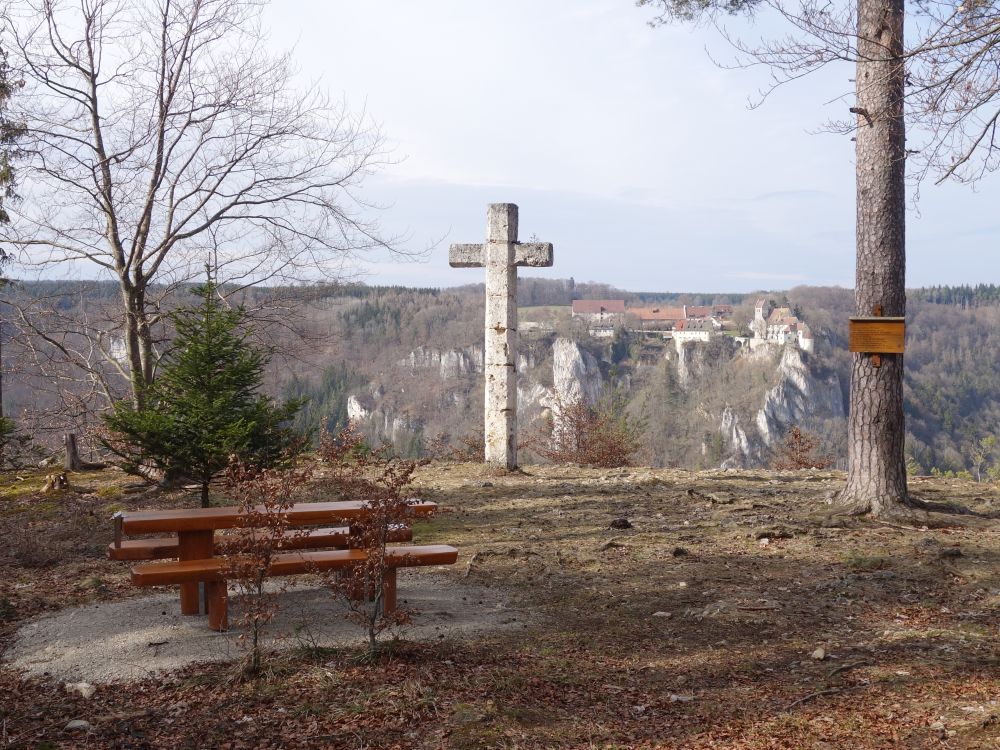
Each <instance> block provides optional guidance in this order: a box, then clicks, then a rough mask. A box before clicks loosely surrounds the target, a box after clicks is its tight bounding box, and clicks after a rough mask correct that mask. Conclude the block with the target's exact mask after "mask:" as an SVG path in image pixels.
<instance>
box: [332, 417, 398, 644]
mask: <svg viewBox="0 0 1000 750" xmlns="http://www.w3.org/2000/svg"><path fill="white" fill-rule="evenodd" d="M362 446H363V441H362V439H361V437H360V435H359V434H358V433H357V431H356V430H355V428H354V426H353V425H348V426H347V427H346V428H344V430H342V431H341V432H340V434H339V435H337V437H330V436H329V435H324V436H323V439H322V440H321V442H320V448H319V455H320V457H321V458H322V459H323V460H324V461H325V462H326V463H327V464H328V465H329V466H330V474H329V475H328V476H327V478H326V482H327V483H328V484H329V485H331V486H332V488H334V489H336V490H337V491H339V492H340V493H341V494H342V495H344V496H345V497H346V498H348V499H350V500H356V501H360V502H363V503H365V504H366V506H367V508H368V513H367V516H366V518H365V520H363V521H360V522H356V523H354V524H352V525H351V538H352V546H353V547H355V548H356V549H363V550H364V551H365V552H366V553H367V554H366V558H365V562H364V563H360V564H358V565H355V566H354V567H353V568H351V569H349V570H347V571H342V572H340V573H338V574H337V575H334V576H331V577H329V578H328V585H329V586H330V588H331V589H332V590H333V591H334V593H335V594H336V595H338V596H339V597H344V598H346V599H347V601H348V603H349V607H350V612H351V614H352V615H353V616H354V618H355V619H356V620H357V621H358V622H360V623H361V624H362V626H363V627H364V629H365V633H366V635H367V638H368V655H369V657H374V656H375V655H376V654H377V653H378V650H379V646H380V641H379V639H380V636H382V635H383V634H384V633H385V632H386V631H388V630H390V629H392V628H395V627H398V626H401V625H404V624H406V623H407V622H409V615H408V613H407V611H406V610H405V609H399V608H397V609H396V610H395V611H394V612H390V613H387V612H385V609H384V606H383V605H384V602H383V591H384V585H385V583H386V577H387V575H389V574H391V570H390V567H389V565H388V560H387V547H388V545H389V535H390V531H391V530H392V528H393V527H394V526H396V525H397V524H400V523H405V522H407V521H408V519H409V512H408V507H409V498H408V497H407V494H406V490H407V489H408V488H409V486H410V484H411V482H412V479H413V472H414V470H415V468H416V464H415V462H413V461H409V460H401V459H398V458H394V457H392V456H391V455H390V454H389V453H388V452H387V451H386V450H385V449H384V448H383V449H376V450H363V449H362Z"/></svg>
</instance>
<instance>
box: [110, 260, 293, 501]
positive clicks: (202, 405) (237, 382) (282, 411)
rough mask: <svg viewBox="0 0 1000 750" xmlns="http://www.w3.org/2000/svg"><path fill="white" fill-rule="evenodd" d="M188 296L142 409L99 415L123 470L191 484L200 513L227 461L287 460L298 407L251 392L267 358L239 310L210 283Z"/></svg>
mask: <svg viewBox="0 0 1000 750" xmlns="http://www.w3.org/2000/svg"><path fill="white" fill-rule="evenodd" d="M193 291H194V294H195V295H196V296H197V297H198V298H199V300H200V302H199V304H198V305H197V307H192V308H187V309H182V310H180V311H178V312H176V313H174V314H173V316H172V319H173V322H174V325H175V327H176V331H177V333H176V337H175V339H174V342H173V348H172V350H171V351H170V352H169V353H168V354H167V355H166V356H165V357H164V359H163V361H162V362H161V365H160V375H159V377H157V379H156V380H155V381H154V382H153V383H152V385H150V386H148V387H147V388H146V389H145V392H144V394H143V399H142V404H143V406H142V408H140V409H136V408H135V406H134V405H133V404H132V402H131V401H122V402H120V403H118V404H117V405H116V407H115V409H114V411H113V412H112V413H110V414H107V415H105V422H106V424H107V427H108V428H109V431H110V434H109V436H108V438H107V439H106V441H105V444H106V445H107V446H108V447H109V448H110V449H111V450H112V451H113V452H114V453H116V454H117V455H118V456H119V457H120V458H121V460H122V467H123V468H124V469H125V470H126V471H129V472H131V473H136V474H147V473H148V469H150V468H154V469H156V470H158V471H159V472H161V473H162V474H163V476H164V479H165V480H166V481H176V480H178V479H189V480H194V481H196V482H198V483H199V484H200V485H201V505H202V507H208V505H209V494H208V490H209V483H210V482H211V480H212V477H214V476H215V475H216V474H217V473H219V472H220V471H222V470H223V469H225V468H226V467H227V465H228V464H229V462H230V460H231V459H232V458H239V460H240V461H242V462H243V463H245V464H248V465H255V466H259V467H269V466H274V465H275V464H278V463H281V462H282V461H283V460H285V459H286V458H288V457H289V456H291V455H292V453H293V452H294V451H295V449H296V448H297V446H298V445H299V444H300V443H301V442H302V440H301V437H300V436H299V435H298V434H297V433H295V432H294V431H293V430H292V429H291V427H290V426H289V424H288V423H289V422H290V420H291V419H292V418H293V417H294V416H295V414H296V412H298V411H299V409H300V408H301V407H302V406H303V403H304V401H303V400H302V399H291V400H288V401H285V402H283V403H280V404H277V403H275V402H274V401H273V400H272V399H270V398H269V397H267V396H265V395H263V394H261V393H259V389H260V387H261V384H262V382H263V376H264V367H265V366H266V365H267V362H268V355H267V354H266V353H265V352H264V351H262V350H261V349H259V348H258V347H256V346H254V345H253V343H252V342H250V341H249V340H248V337H247V333H246V332H245V331H244V330H243V328H244V324H245V322H246V313H245V311H244V310H243V308H235V309H230V308H227V307H225V306H224V305H223V303H222V301H221V300H220V298H219V295H218V289H217V286H216V284H215V282H214V281H213V280H212V278H211V276H209V279H208V281H207V282H206V283H205V284H202V285H200V286H198V287H195V289H194V290H193Z"/></svg>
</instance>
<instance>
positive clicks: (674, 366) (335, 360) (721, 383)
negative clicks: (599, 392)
mask: <svg viewBox="0 0 1000 750" xmlns="http://www.w3.org/2000/svg"><path fill="white" fill-rule="evenodd" d="M6 293H7V294H8V295H9V296H11V298H12V299H14V300H15V301H16V302H18V305H17V307H18V309H32V308H31V307H30V306H28V305H26V301H29V300H30V301H31V302H32V303H33V304H36V305H37V308H35V309H37V310H38V311H39V312H38V314H37V315H35V316H34V317H33V318H32V319H31V321H30V325H29V324H28V322H27V321H25V320H20V321H19V320H17V319H16V318H15V317H14V315H13V313H11V314H10V315H8V316H7V319H5V320H4V351H3V367H4V375H5V378H4V393H3V399H4V409H5V413H7V414H9V415H11V416H13V417H14V418H15V419H17V420H18V421H19V422H21V423H22V424H23V425H25V426H27V427H29V428H30V429H31V430H32V431H34V432H36V433H37V437H38V439H39V440H41V441H46V440H48V441H50V442H53V441H54V440H55V438H56V437H57V436H58V434H59V433H60V432H61V431H63V430H66V429H76V430H78V431H81V432H83V431H86V430H87V429H88V428H89V427H92V426H93V425H94V424H95V423H96V420H95V419H94V414H95V413H96V412H97V411H99V410H100V409H102V408H106V406H107V404H108V403H109V399H113V398H114V397H116V395H117V394H116V392H115V387H116V385H115V384H116V382H119V381H120V374H119V372H118V367H117V363H116V361H115V357H116V353H118V352H120V341H118V340H117V339H116V335H117V332H116V331H115V330H114V328H112V327H106V326H105V327H102V324H101V322H100V321H101V320H102V319H104V318H108V316H102V314H101V313H102V311H104V310H107V309H109V308H112V307H114V306H115V305H116V304H118V300H117V296H116V291H115V289H114V288H113V287H112V286H111V285H108V284H97V283H81V282H75V283H74V282H33V283H23V284H15V285H14V286H13V287H12V288H11V289H9V290H7V292H6ZM482 294H483V290H482V287H481V286H467V287H461V288H455V289H450V290H438V289H412V288H403V287H369V286H364V285H347V286H331V287H323V288H315V287H302V288H289V289H280V290H275V289H271V290H266V289H265V290H251V291H248V292H245V293H243V294H242V295H234V296H233V297H232V299H231V302H233V303H234V304H235V303H243V304H245V305H246V306H247V307H248V309H250V310H252V311H253V312H254V315H253V319H254V320H255V321H257V322H256V326H257V334H258V336H259V338H260V339H261V341H262V342H264V343H265V344H267V346H268V347H269V348H270V349H271V350H272V351H273V352H274V354H275V357H274V359H273V361H272V364H271V366H270V368H269V372H268V388H269V390H271V391H272V393H274V394H275V395H279V394H281V395H285V396H304V397H306V398H308V399H309V403H308V405H307V407H306V408H305V409H304V410H303V412H302V413H301V414H300V415H299V418H298V419H299V421H298V426H299V427H300V428H302V429H307V428H314V429H319V430H329V431H334V430H336V429H338V428H339V427H340V426H342V425H343V424H345V423H346V422H347V420H348V419H349V417H354V418H356V419H360V420H361V421H363V422H364V423H365V425H366V431H367V432H368V433H369V436H370V437H371V439H373V440H375V441H378V440H385V441H389V442H392V443H393V444H394V445H395V446H396V448H397V450H399V451H401V452H405V453H421V452H424V451H426V450H427V449H428V447H429V445H430V444H431V443H432V442H435V443H436V444H439V445H440V444H442V440H441V439H439V438H443V443H444V444H448V443H450V444H451V445H453V446H458V445H459V444H460V442H461V438H462V437H464V436H469V435H474V434H475V433H476V432H477V430H480V429H481V409H482V393H481V390H482V382H481V378H482V374H481V372H482V365H481V357H482V352H481V346H482V322H481V321H482ZM757 296H758V295H757V294H748V295H732V294H728V295H713V294H707V293H706V294H667V293H632V292H624V291H621V290H616V289H613V288H611V287H608V286H607V285H603V284H580V283H576V282H574V281H573V280H572V279H570V280H543V279H523V280H522V282H521V284H520V289H519V303H520V307H521V320H522V322H523V323H525V324H534V325H533V326H532V325H525V330H524V333H523V335H522V355H523V357H522V360H521V362H520V363H519V371H520V372H521V373H522V384H521V389H520V395H521V402H522V411H523V414H522V419H521V425H522V430H521V432H522V438H524V437H527V436H530V435H533V434H534V433H535V432H537V431H538V430H539V429H540V426H541V425H542V421H544V420H542V421H539V417H544V416H545V415H546V414H547V411H548V410H549V409H550V408H551V399H552V398H553V397H554V394H556V393H558V392H560V388H563V389H564V388H566V387H570V386H566V385H565V383H564V384H563V385H559V384H558V383H556V382H555V381H556V380H558V379H559V378H560V377H563V379H564V380H565V378H567V377H568V378H570V380H572V379H574V378H575V379H577V380H585V381H587V382H585V383H581V384H580V387H581V388H582V389H583V390H587V389H590V391H589V392H596V390H595V389H609V388H612V387H617V388H618V389H619V390H620V391H621V392H623V393H624V394H625V395H626V397H627V400H628V402H629V408H630V409H631V410H632V412H633V413H634V414H635V415H636V416H641V417H642V418H643V419H644V422H645V441H644V443H645V446H646V447H645V449H644V451H643V455H642V456H641V457H640V458H641V460H644V461H647V462H649V463H651V464H655V465H668V466H682V467H690V468H705V467H711V466H718V465H720V464H721V465H764V464H767V462H768V461H769V460H770V457H771V455H772V453H773V449H774V445H775V442H776V441H778V440H780V439H781V434H780V433H781V432H782V431H783V430H784V429H787V427H788V425H789V424H791V423H801V426H803V427H805V428H807V429H809V430H810V431H812V432H815V433H816V434H817V435H818V436H819V437H820V438H821V441H822V446H823V450H824V451H825V452H826V453H827V454H829V455H830V456H831V457H833V458H834V459H835V460H836V461H837V462H838V463H840V464H841V465H842V463H843V459H844V442H845V430H846V428H845V423H844V419H843V416H842V415H840V413H839V411H838V409H839V408H842V407H843V405H845V404H846V402H847V389H848V387H849V380H850V369H849V368H850V355H849V354H848V352H847V320H848V318H849V317H850V315H851V314H852V311H853V310H852V308H853V299H852V294H851V292H850V291H848V290H843V289H832V288H815V287H799V288H794V289H791V290H788V291H787V292H776V293H770V294H769V295H768V296H769V298H770V299H771V300H773V302H774V303H775V304H777V305H781V306H787V307H789V308H791V309H793V310H794V311H795V312H796V314H798V315H799V316H800V317H801V318H802V319H803V320H805V321H807V322H808V323H809V325H810V327H811V329H812V331H813V332H814V335H815V337H816V342H817V345H816V351H815V352H814V353H813V354H811V355H805V354H802V355H799V354H797V353H796V354H795V355H794V356H790V357H789V356H783V355H782V353H781V352H780V351H773V352H770V353H768V354H766V355H762V354H759V353H758V354H757V355H755V356H752V357H751V356H748V355H747V354H746V353H741V352H740V350H739V347H738V346H737V345H736V343H735V341H734V339H733V338H732V337H720V338H717V339H713V340H712V341H710V342H708V343H689V344H685V345H684V346H683V347H679V346H675V345H674V344H673V343H672V342H664V341H663V340H662V338H658V337H651V336H645V337H644V336H642V335H640V334H635V333H633V334H626V333H624V332H620V333H619V334H618V335H617V336H616V337H615V338H614V340H611V339H605V340H596V339H592V338H591V337H590V336H589V335H588V334H587V332H586V329H585V327H584V326H582V325H581V324H580V322H579V321H574V320H572V319H571V318H570V316H569V310H568V305H569V303H570V302H571V301H572V299H574V298H583V299H585V298H624V299H626V300H628V301H629V303H630V304H633V305H642V304H663V305H670V304H712V303H716V304H721V303H726V304H732V305H733V306H734V315H733V318H734V323H736V324H737V326H738V327H739V328H741V329H742V328H745V326H746V324H747V323H748V322H749V320H750V318H751V317H752V314H753V311H752V303H753V300H754V299H755V298H756V297H757ZM42 302H45V303H46V304H45V305H42ZM185 302H186V300H184V299H175V300H171V301H170V304H171V305H177V304H184V303H185ZM7 309H8V310H11V309H13V307H11V306H7ZM42 311H44V314H42ZM70 320H72V321H74V322H75V324H77V326H78V327H77V328H75V329H73V330H74V331H81V330H90V331H91V332H92V334H93V335H92V337H91V338H89V339H88V338H86V337H84V336H83V335H82V334H80V333H73V334H72V335H69V334H67V333H66V332H67V331H68V330H69V327H68V325H67V323H66V322H67V321H70ZM81 321H83V322H84V323H86V325H84V326H80V325H79V324H80V323H81ZM87 326H89V329H88V327H87ZM32 329H34V330H32ZM738 332H740V331H737V333H738ZM158 339H159V342H160V344H159V345H160V347H161V350H166V349H167V348H168V347H169V341H170V330H169V328H168V327H166V324H165V321H164V324H163V325H162V326H161V329H160V330H159V331H158ZM29 341H30V342H31V343H30V345H29ZM557 341H564V342H571V343H572V344H573V346H572V347H569V348H563V349H561V350H560V353H559V356H560V357H562V358H563V359H562V360H561V361H557V360H558V357H557V356H556V353H555V350H554V347H555V345H556V342H557ZM67 353H68V354H73V355H75V356H78V357H83V356H86V357H87V358H88V362H89V363H90V364H91V365H93V362H94V360H95V359H97V360H100V359H101V358H102V357H103V358H104V360H105V361H104V364H103V365H101V371H102V372H103V373H104V375H103V376H102V378H99V379H98V380H100V381H101V382H95V379H94V377H93V375H90V376H89V377H83V375H82V372H83V371H82V370H81V369H80V368H79V367H78V366H76V365H75V364H74V362H73V361H72V358H71V357H69V356H68V354H67ZM998 353H1000V287H997V286H993V285H980V286H977V287H935V288H929V289H917V290H911V292H910V293H909V307H908V314H907V356H906V370H907V377H906V387H905V395H906V412H907V426H908V436H907V455H908V458H909V461H910V469H911V471H912V472H914V473H930V472H933V471H942V472H948V471H953V472H959V471H969V472H973V473H976V474H977V475H979V474H985V473H986V472H988V471H989V468H990V467H991V466H992V465H993V463H994V461H997V462H998V463H1000V460H998V457H997V455H995V452H996V449H995V444H994V441H993V440H992V439H991V438H993V437H994V436H997V437H1000V435H997V432H998V431H1000V428H998V427H997V424H998V416H1000V361H998V360H1000V354H998ZM61 356H62V359H60V357H61ZM560 373H563V374H562V375H561V374H560ZM566 373H569V374H568V375H567V374H566ZM116 379H117V380H116ZM119 384H120V383H119ZM789 389H791V390H789ZM118 393H124V390H123V389H122V390H120V391H119V392H118ZM803 399H806V400H810V401H812V402H814V403H811V404H805V403H803ZM776 433H777V434H776ZM436 439H437V440H436ZM526 455H529V456H530V454H526Z"/></svg>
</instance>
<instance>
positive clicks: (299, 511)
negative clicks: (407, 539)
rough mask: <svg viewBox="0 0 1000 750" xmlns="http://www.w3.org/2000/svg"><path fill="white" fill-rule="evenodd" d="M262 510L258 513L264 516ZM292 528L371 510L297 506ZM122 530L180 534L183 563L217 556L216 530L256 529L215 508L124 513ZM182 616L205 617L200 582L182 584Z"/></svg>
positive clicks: (238, 512) (416, 511)
mask: <svg viewBox="0 0 1000 750" xmlns="http://www.w3.org/2000/svg"><path fill="white" fill-rule="evenodd" d="M436 510H437V503H432V502H427V501H423V500H411V501H409V507H408V513H409V514H410V515H413V516H415V517H420V516H429V515H431V514H433V513H434V511H436ZM265 512H266V509H264V508H263V507H261V506H258V508H256V509H255V513H259V514H264V513H265ZM282 515H284V517H285V520H286V522H287V524H288V525H289V526H316V525H320V524H327V523H331V522H338V521H348V522H351V521H361V520H364V519H365V518H367V517H368V515H369V506H368V504H367V503H364V502H361V501H344V502H322V503H295V504H294V505H291V506H289V507H288V508H287V509H286V510H285V511H283V513H282ZM118 523H120V528H119V529H116V531H115V542H116V543H119V542H120V536H121V534H122V533H124V534H154V533H158V532H176V534H177V546H178V559H179V560H182V561H183V560H206V559H209V558H212V557H213V556H214V550H215V531H216V529H235V528H248V527H252V526H254V525H255V522H254V513H245V512H244V510H243V508H241V507H240V506H235V505H230V506H219V507H214V508H180V509H175V510H149V511H139V512H136V513H123V514H121V516H120V517H119V518H118ZM180 587H181V595H180V601H181V613H182V614H185V615H197V614H200V613H201V595H200V589H199V584H198V582H190V583H182V584H180Z"/></svg>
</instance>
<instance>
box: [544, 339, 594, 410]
mask: <svg viewBox="0 0 1000 750" xmlns="http://www.w3.org/2000/svg"><path fill="white" fill-rule="evenodd" d="M552 383H553V387H554V390H555V396H556V397H557V398H558V399H559V400H560V401H562V403H563V404H571V403H573V402H574V401H577V400H579V399H580V398H582V399H583V400H584V401H586V403H588V404H594V403H597V400H598V399H599V398H600V397H601V388H602V387H603V385H604V378H603V376H602V375H601V368H600V367H599V366H598V364H597V360H596V359H595V358H594V356H593V355H592V354H590V353H589V352H586V351H584V350H583V349H581V348H580V347H579V345H578V344H576V343H575V342H573V341H570V340H569V339H564V338H557V339H556V340H555V343H554V344H553V345H552Z"/></svg>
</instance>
